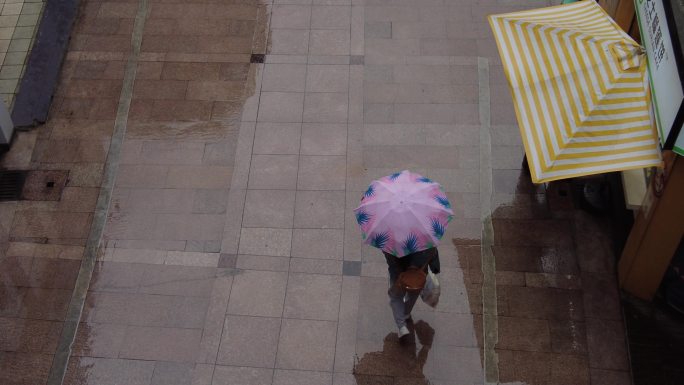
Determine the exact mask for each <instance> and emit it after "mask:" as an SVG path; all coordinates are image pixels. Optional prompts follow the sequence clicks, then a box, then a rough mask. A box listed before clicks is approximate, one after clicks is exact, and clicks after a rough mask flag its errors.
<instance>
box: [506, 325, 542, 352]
mask: <svg viewBox="0 0 684 385" xmlns="http://www.w3.org/2000/svg"><path fill="white" fill-rule="evenodd" d="M498 324H499V342H498V343H497V347H498V348H500V349H510V350H526V351H537V352H539V351H542V352H548V351H550V350H551V335H550V332H549V325H548V322H547V321H546V320H533V319H525V318H511V317H499V318H498Z"/></svg>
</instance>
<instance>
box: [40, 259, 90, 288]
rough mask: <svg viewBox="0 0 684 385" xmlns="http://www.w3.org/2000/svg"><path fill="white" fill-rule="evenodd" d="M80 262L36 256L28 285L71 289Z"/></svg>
mask: <svg viewBox="0 0 684 385" xmlns="http://www.w3.org/2000/svg"><path fill="white" fill-rule="evenodd" d="M80 265H81V262H80V261H76V260H63V259H43V258H36V259H35V260H34V261H33V266H32V267H31V275H30V276H29V282H28V286H29V287H40V288H44V289H71V288H73V287H74V283H75V282H76V277H77V276H78V271H79V268H80Z"/></svg>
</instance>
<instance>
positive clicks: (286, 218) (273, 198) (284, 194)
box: [242, 190, 295, 228]
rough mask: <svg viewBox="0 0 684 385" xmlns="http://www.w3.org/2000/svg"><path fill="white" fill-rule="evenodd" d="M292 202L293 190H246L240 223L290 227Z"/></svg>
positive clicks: (252, 225)
mask: <svg viewBox="0 0 684 385" xmlns="http://www.w3.org/2000/svg"><path fill="white" fill-rule="evenodd" d="M294 204H295V192H294V191H287V190H248V191H247V198H246V199H245V211H244V216H243V219H242V225H243V226H244V227H271V228H292V222H293V218H294Z"/></svg>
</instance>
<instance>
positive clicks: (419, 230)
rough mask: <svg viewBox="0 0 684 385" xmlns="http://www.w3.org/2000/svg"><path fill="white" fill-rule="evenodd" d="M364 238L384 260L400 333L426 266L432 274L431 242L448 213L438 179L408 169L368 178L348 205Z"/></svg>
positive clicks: (434, 246)
mask: <svg viewBox="0 0 684 385" xmlns="http://www.w3.org/2000/svg"><path fill="white" fill-rule="evenodd" d="M354 213H355V215H356V221H357V223H358V225H359V227H360V228H361V233H362V237H363V239H364V242H365V243H367V244H369V245H371V246H373V247H376V248H378V249H380V250H382V252H383V254H384V256H385V260H386V261H387V266H388V272H389V281H390V287H389V290H388V294H389V297H390V307H391V309H392V313H393V316H394V320H395V322H396V324H397V328H398V330H399V332H398V334H399V336H400V337H403V336H405V335H408V334H409V330H408V327H407V320H409V319H410V317H411V311H412V310H413V306H414V305H415V303H416V301H417V300H418V297H419V296H420V293H421V291H422V290H423V287H424V286H425V283H426V279H427V275H428V267H429V268H430V271H432V273H433V274H438V273H439V271H440V266H439V253H438V251H437V246H438V245H439V241H440V240H441V239H442V237H443V236H444V233H445V231H446V228H447V226H448V224H449V222H450V221H451V219H452V218H453V214H454V213H453V210H452V209H451V203H450V202H449V200H448V199H447V197H446V194H445V192H444V190H443V189H442V187H441V186H440V185H439V183H436V182H434V181H432V180H431V179H429V178H426V177H424V176H421V175H418V174H415V173H412V172H410V171H408V170H404V171H402V172H398V173H395V174H392V175H388V176H386V177H383V178H380V179H378V180H376V181H373V182H372V183H371V184H370V186H369V187H368V189H367V190H366V192H365V193H364V194H363V197H362V198H361V203H360V204H359V206H358V207H357V208H356V209H354Z"/></svg>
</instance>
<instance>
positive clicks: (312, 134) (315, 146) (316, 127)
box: [301, 123, 347, 155]
mask: <svg viewBox="0 0 684 385" xmlns="http://www.w3.org/2000/svg"><path fill="white" fill-rule="evenodd" d="M301 139H302V140H301V145H302V148H301V154H302V155H346V153H347V125H346V124H324V123H304V124H303V125H302V138H301Z"/></svg>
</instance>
